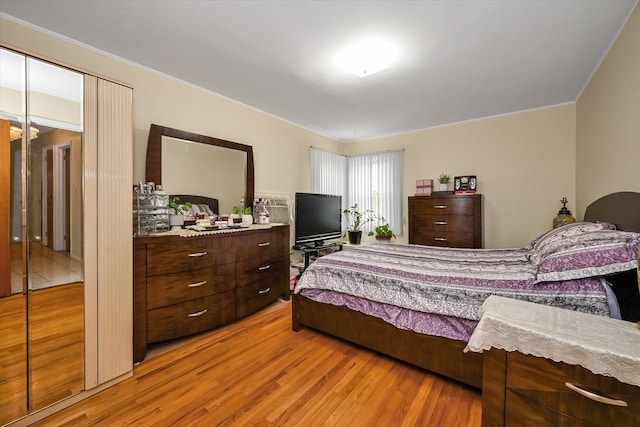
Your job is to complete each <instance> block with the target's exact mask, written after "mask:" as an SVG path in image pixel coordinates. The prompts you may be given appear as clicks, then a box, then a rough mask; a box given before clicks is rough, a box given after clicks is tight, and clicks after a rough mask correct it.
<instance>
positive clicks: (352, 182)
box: [310, 147, 404, 235]
mask: <svg viewBox="0 0 640 427" xmlns="http://www.w3.org/2000/svg"><path fill="white" fill-rule="evenodd" d="M403 152H404V150H394V151H384V152H378V153H370V154H361V155H357V156H351V157H347V156H343V155H340V154H336V153H332V152H329V151H326V150H322V149H319V148H314V147H312V148H311V163H310V165H311V191H312V192H314V193H323V194H339V195H341V196H342V208H343V209H345V208H347V207H350V206H353V205H354V204H356V203H357V204H358V207H359V208H360V211H361V212H362V211H365V210H367V209H371V210H373V211H374V212H375V214H376V215H378V216H381V217H384V218H385V220H386V221H387V222H388V223H389V226H390V227H391V229H392V230H393V231H394V233H395V234H397V235H401V234H402V232H403V230H402V157H403ZM375 225H376V224H371V223H370V224H367V225H366V226H365V227H363V231H369V230H371V229H373V227H374V226H375Z"/></svg>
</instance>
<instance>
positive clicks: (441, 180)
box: [438, 173, 451, 184]
mask: <svg viewBox="0 0 640 427" xmlns="http://www.w3.org/2000/svg"><path fill="white" fill-rule="evenodd" d="M438 182H439V183H440V184H448V183H450V182H451V177H450V176H449V175H447V174H446V173H441V174H440V177H439V178H438Z"/></svg>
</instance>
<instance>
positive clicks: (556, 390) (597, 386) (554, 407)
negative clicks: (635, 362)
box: [505, 352, 640, 426]
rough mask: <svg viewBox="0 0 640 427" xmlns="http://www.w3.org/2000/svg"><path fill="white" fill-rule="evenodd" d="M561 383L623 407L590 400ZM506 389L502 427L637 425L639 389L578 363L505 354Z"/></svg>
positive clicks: (519, 354) (639, 415)
mask: <svg viewBox="0 0 640 427" xmlns="http://www.w3.org/2000/svg"><path fill="white" fill-rule="evenodd" d="M567 383H569V384H573V385H575V386H576V387H579V388H580V389H582V390H587V391H589V392H591V393H594V394H597V395H599V396H604V397H606V398H608V399H610V400H611V401H612V402H613V401H620V402H626V405H627V406H616V405H613V404H607V403H600V402H596V401H594V400H592V399H589V398H587V397H585V396H583V395H582V394H580V393H578V392H576V391H574V390H572V389H570V388H569V386H567ZM506 387H507V392H506V393H507V394H506V405H505V407H506V410H505V424H506V425H507V426H531V425H536V426H564V425H567V426H569V425H590V426H638V425H640V388H638V387H634V386H631V385H628V384H624V383H621V382H619V381H618V380H616V379H614V378H611V377H604V376H601V375H595V374H593V373H592V372H590V371H588V370H587V369H584V368H583V367H581V366H574V365H567V364H564V363H557V362H553V361H551V360H548V359H542V358H538V357H533V356H526V355H523V354H521V353H517V352H514V353H508V354H507V384H506Z"/></svg>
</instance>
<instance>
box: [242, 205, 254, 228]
mask: <svg viewBox="0 0 640 427" xmlns="http://www.w3.org/2000/svg"><path fill="white" fill-rule="evenodd" d="M242 224H243V225H251V224H253V215H251V208H248V207H247V208H244V214H243V215H242Z"/></svg>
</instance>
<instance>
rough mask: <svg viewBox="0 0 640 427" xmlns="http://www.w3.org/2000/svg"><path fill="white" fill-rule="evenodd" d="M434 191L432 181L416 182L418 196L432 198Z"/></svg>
mask: <svg viewBox="0 0 640 427" xmlns="http://www.w3.org/2000/svg"><path fill="white" fill-rule="evenodd" d="M432 191H433V180H432V179H417V180H416V196H430V195H431V192H432Z"/></svg>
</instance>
